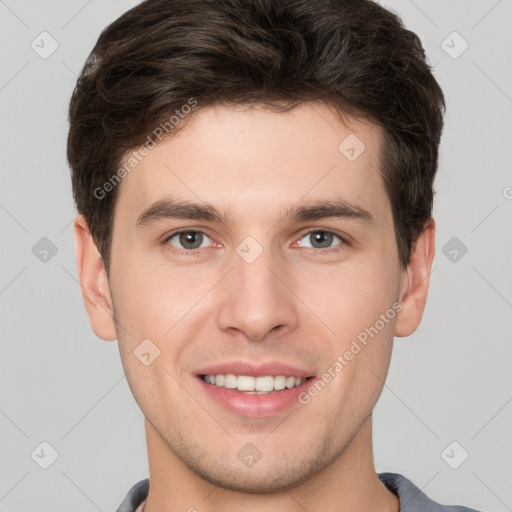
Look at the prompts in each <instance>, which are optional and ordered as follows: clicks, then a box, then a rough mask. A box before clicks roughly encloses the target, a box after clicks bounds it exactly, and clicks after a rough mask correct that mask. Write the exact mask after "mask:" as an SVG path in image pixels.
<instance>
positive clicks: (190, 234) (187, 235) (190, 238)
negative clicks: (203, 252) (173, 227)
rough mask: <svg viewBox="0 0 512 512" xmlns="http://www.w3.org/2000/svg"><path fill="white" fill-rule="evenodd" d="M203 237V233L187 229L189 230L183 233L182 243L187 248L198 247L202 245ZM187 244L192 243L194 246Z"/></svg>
mask: <svg viewBox="0 0 512 512" xmlns="http://www.w3.org/2000/svg"><path fill="white" fill-rule="evenodd" d="M201 237H202V234H201V233H196V232H194V231H187V232H184V233H181V235H180V243H181V244H182V245H183V246H184V247H186V248H187V249H197V248H199V247H200V246H201V241H202V240H201ZM194 239H196V241H195V243H194ZM187 244H192V245H193V247H190V246H189V245H187Z"/></svg>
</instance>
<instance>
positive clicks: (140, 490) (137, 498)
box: [116, 478, 149, 512]
mask: <svg viewBox="0 0 512 512" xmlns="http://www.w3.org/2000/svg"><path fill="white" fill-rule="evenodd" d="M148 492H149V478H145V479H144V480H141V481H140V482H137V483H136V484H135V485H134V486H133V487H132V488H131V489H130V490H129V491H128V493H127V494H126V496H125V498H124V500H123V501H122V502H121V505H119V507H118V508H117V510H116V512H135V511H136V510H137V508H138V507H139V505H140V504H141V503H142V502H143V501H144V500H145V499H146V498H147V496H148Z"/></svg>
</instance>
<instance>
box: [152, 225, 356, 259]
mask: <svg viewBox="0 0 512 512" xmlns="http://www.w3.org/2000/svg"><path fill="white" fill-rule="evenodd" d="M180 233H202V234H203V235H206V236H207V237H208V235H207V234H206V233H205V232H204V231H200V230H197V229H181V230H179V231H174V232H173V233H171V234H170V235H169V236H167V237H166V238H165V239H164V240H163V242H162V244H163V245H165V246H166V247H167V248H168V249H169V250H170V251H171V252H172V253H174V254H178V255H185V256H192V257H194V256H200V255H201V254H202V251H203V249H207V247H202V248H200V249H190V250H186V249H178V248H176V247H174V246H172V245H170V244H169V243H168V242H169V240H170V239H171V238H173V237H175V236H176V235H179V234H180ZM312 233H327V234H331V235H334V236H336V237H338V238H339V239H340V241H341V243H340V244H338V245H336V246H334V247H330V248H327V249H315V248H314V247H308V248H307V249H309V251H310V252H313V254H317V253H323V254H325V253H332V252H338V251H340V250H342V248H343V246H350V245H351V244H350V242H348V240H347V239H346V238H345V237H343V236H342V235H340V234H339V233H337V232H336V231H332V230H329V229H311V230H309V231H306V232H305V233H302V234H301V235H300V237H299V240H301V239H302V238H304V237H305V236H307V235H310V234H312ZM208 238H210V237H208Z"/></svg>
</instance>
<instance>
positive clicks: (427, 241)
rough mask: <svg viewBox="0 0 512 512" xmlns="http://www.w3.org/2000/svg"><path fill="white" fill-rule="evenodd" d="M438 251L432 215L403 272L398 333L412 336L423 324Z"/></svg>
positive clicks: (397, 323)
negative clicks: (432, 268)
mask: <svg viewBox="0 0 512 512" xmlns="http://www.w3.org/2000/svg"><path fill="white" fill-rule="evenodd" d="M434 253H435V222H434V219H433V218H432V217H431V218H430V219H429V221H428V223H427V225H426V227H425V229H424V230H423V231H422V232H421V234H420V236H419V237H418V239H417V240H416V243H415V244H414V247H413V249H412V252H411V258H410V260H409V264H408V265H407V268H406V269H405V270H404V271H403V274H402V285H401V289H400V299H401V304H402V309H401V310H400V312H399V313H398V315H397V320H396V323H395V336H399V337H401V336H409V335H411V334H412V333H413V332H414V331H415V330H416V329H417V328H418V326H419V324H420V322H421V318H422V316H423V311H424V309H425V304H426V302H427V293H428V286H429V283H430V272H431V267H432V261H433V259H434Z"/></svg>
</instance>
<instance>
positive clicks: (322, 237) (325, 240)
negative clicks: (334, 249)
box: [313, 231, 332, 247]
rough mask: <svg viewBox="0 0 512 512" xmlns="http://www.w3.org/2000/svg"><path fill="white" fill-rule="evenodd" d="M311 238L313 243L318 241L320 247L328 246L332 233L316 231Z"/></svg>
mask: <svg viewBox="0 0 512 512" xmlns="http://www.w3.org/2000/svg"><path fill="white" fill-rule="evenodd" d="M313 240H314V242H315V243H316V242H318V243H320V245H321V247H329V245H330V243H331V242H332V233H327V232H325V231H317V232H316V233H314V234H313ZM313 245H314V243H313Z"/></svg>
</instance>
